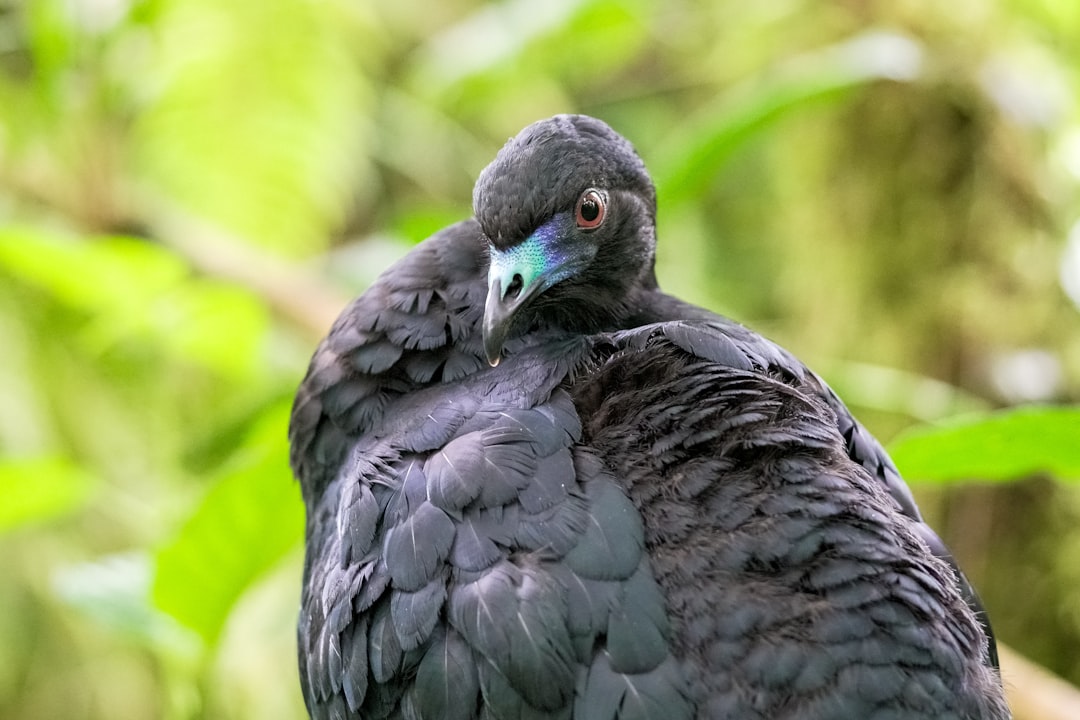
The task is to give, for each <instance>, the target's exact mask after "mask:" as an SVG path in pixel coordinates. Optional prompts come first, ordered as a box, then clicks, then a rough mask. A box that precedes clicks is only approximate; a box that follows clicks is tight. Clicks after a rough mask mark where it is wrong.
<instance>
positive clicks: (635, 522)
mask: <svg viewBox="0 0 1080 720" xmlns="http://www.w3.org/2000/svg"><path fill="white" fill-rule="evenodd" d="M473 209H474V213H475V218H474V219H469V220H466V221H464V222H461V223H458V224H456V225H453V226H451V227H449V228H447V229H445V230H443V231H441V232H439V233H438V234H436V235H434V236H433V237H431V238H429V239H428V240H426V241H425V242H423V243H421V244H420V245H419V246H418V247H417V248H416V249H415V250H413V251H412V252H411V253H410V254H409V255H408V256H406V257H405V258H404V259H403V260H401V261H400V262H398V263H397V264H396V265H394V266H393V267H391V268H390V269H389V270H387V271H386V272H385V273H383V275H382V276H381V277H380V278H379V279H378V280H377V281H376V282H375V283H374V284H373V285H372V286H371V288H370V289H368V290H367V292H365V293H364V294H363V295H361V296H360V297H359V298H358V299H357V300H355V301H354V302H353V303H352V304H351V305H350V306H349V307H347V308H346V309H345V311H344V312H343V313H342V314H341V316H340V317H339V318H338V320H337V322H336V323H335V324H334V326H333V328H332V329H331V331H330V334H329V336H328V337H327V338H326V339H325V340H324V341H323V342H322V344H321V345H320V346H319V347H318V349H317V350H316V351H315V355H314V357H313V359H312V361H311V366H310V368H309V370H308V373H307V377H306V378H305V379H304V381H303V383H302V385H301V386H300V389H299V391H298V393H297V397H296V403H295V405H294V408H293V414H292V421H291V425H290V431H289V433H290V441H291V444H292V456H291V460H292V466H293V470H294V472H295V473H296V475H297V477H298V478H299V480H300V484H301V488H302V491H303V498H304V502H305V505H306V508H307V555H306V560H305V564H304V588H303V597H302V607H301V611H300V620H299V628H298V639H299V660H300V675H301V683H302V686H303V692H304V697H305V700H306V702H307V708H308V711H309V712H310V714H311V716H312V717H313V718H390V717H392V718H409V719H416V718H425V719H432V718H440V719H443V718H445V719H448V720H454V719H461V720H466V719H469V718H493V719H494V718H498V719H501V720H506V719H510V718H513V719H515V720H516V719H523V720H524V719H529V720H532V719H540V718H575V719H577V720H583V719H586V718H587V719H589V720H610V719H613V718H623V719H627V720H629V719H630V718H635V719H638V718H640V719H646V718H653V719H656V718H662V719H663V720H684V719H688V718H701V719H710V720H712V719H720V718H738V719H752V718H770V719H775V718H800V719H803V720H813V719H815V718H852V719H855V718H858V719H860V720H865V719H867V718H936V719H939V720H940V719H941V718H1007V717H1009V712H1008V709H1007V707H1006V705H1005V702H1004V699H1003V695H1002V688H1001V682H1000V678H999V675H998V672H997V667H996V665H997V663H996V654H995V651H994V642H993V638H992V635H991V634H990V631H989V626H988V624H987V623H986V620H985V617H984V616H983V613H982V610H981V608H980V606H979V604H978V601H977V600H976V599H975V596H974V593H973V592H972V590H971V588H970V586H969V585H968V584H967V581H966V580H965V579H964V578H963V575H962V574H960V573H959V571H958V570H957V569H956V566H955V563H954V562H953V560H952V558H951V556H950V555H949V553H948V551H947V550H946V549H945V548H944V546H943V545H942V543H941V541H940V540H939V539H938V538H937V536H936V535H934V533H933V531H932V530H930V528H929V527H928V526H927V525H925V524H924V523H923V521H922V520H921V518H920V516H919V512H918V510H917V508H916V506H915V503H914V502H913V500H912V497H911V494H910V492H909V491H908V489H907V487H906V486H905V485H904V483H903V481H902V480H901V478H900V476H899V474H898V473H897V471H896V468H895V467H894V466H893V464H892V462H891V461H890V460H889V458H888V456H887V455H886V454H885V451H884V450H883V449H882V448H881V446H880V445H879V444H878V443H877V442H876V441H875V440H874V439H873V438H872V437H871V436H870V435H869V433H867V431H866V430H865V429H863V427H862V426H861V425H859V423H858V422H856V421H855V420H854V418H853V417H852V416H851V414H850V413H849V412H848V410H847V409H846V408H845V407H844V405H843V404H842V403H841V402H840V400H839V399H837V397H836V396H835V395H834V394H833V393H832V391H831V390H829V388H828V387H827V386H826V385H825V383H824V382H823V381H822V380H820V379H819V378H818V377H817V376H816V375H814V374H813V373H812V372H810V371H809V370H808V369H807V368H806V367H805V366H804V365H803V364H802V363H800V362H799V361H798V360H796V359H795V358H794V357H793V356H792V355H790V354H789V353H788V352H786V351H785V350H783V349H781V348H780V347H778V346H776V345H774V344H773V343H771V342H769V341H768V340H765V339H764V338H762V337H760V336H758V335H756V334H754V333H753V332H751V331H749V330H747V329H745V328H744V327H742V326H741V325H738V324H736V323H734V322H732V321H730V320H727V319H725V318H722V317H719V316H717V315H714V314H712V313H710V312H708V311H706V310H703V309H701V308H697V307H693V306H691V305H688V304H686V303H683V302H681V301H679V300H677V299H675V298H673V297H671V296H669V295H666V294H664V293H663V292H661V291H660V290H659V288H658V287H657V283H656V278H655V275H654V272H653V264H654V248H655V215H656V199H655V192H654V189H653V185H652V181H651V180H650V178H649V175H648V173H647V172H646V170H645V167H644V165H643V164H642V162H641V160H640V159H639V157H638V156H637V154H636V153H635V152H634V150H633V148H632V147H631V145H630V144H629V143H628V142H627V141H626V140H625V139H623V138H622V137H621V136H619V135H618V134H616V133H615V132H614V131H613V130H612V129H611V128H609V127H608V126H607V125H606V124H604V123H602V122H601V121H599V120H595V119H593V118H590V117H585V116H574V115H560V116H556V117H553V118H550V119H547V120H543V121H540V122H537V123H535V124H533V125H530V126H529V127H527V128H525V129H524V130H523V131H522V132H521V133H520V134H519V135H517V137H515V138H513V139H511V140H510V141H509V142H508V143H507V144H506V146H505V147H503V149H502V150H501V151H500V152H499V154H498V156H497V157H496V158H495V160H494V161H493V162H492V163H491V164H490V165H489V166H488V167H487V168H486V169H485V170H484V171H483V172H482V173H481V175H480V177H479V179H478V181H477V183H476V187H475V190H474V195H473Z"/></svg>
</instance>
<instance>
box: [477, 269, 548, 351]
mask: <svg viewBox="0 0 1080 720" xmlns="http://www.w3.org/2000/svg"><path fill="white" fill-rule="evenodd" d="M515 278H517V279H515ZM542 288H543V285H542V284H541V283H539V282H535V280H530V281H528V282H527V284H526V281H525V280H524V276H523V275H522V274H521V273H514V272H512V268H510V269H509V271H506V270H504V269H503V268H498V267H497V266H496V265H495V263H494V262H493V263H492V270H490V271H489V272H488V296H487V303H486V304H485V306H484V355H485V356H486V357H487V361H488V364H490V365H491V366H492V367H495V366H496V365H498V364H499V360H501V359H502V350H503V345H505V344H506V338H507V336H508V335H509V334H510V328H511V327H512V326H513V324H514V318H515V317H517V312H518V310H520V309H521V308H522V307H523V306H524V305H525V304H526V303H527V302H529V300H531V299H532V298H533V297H534V296H535V295H537V294H538V293H539V291H540V290H541V289H542ZM508 290H509V292H508Z"/></svg>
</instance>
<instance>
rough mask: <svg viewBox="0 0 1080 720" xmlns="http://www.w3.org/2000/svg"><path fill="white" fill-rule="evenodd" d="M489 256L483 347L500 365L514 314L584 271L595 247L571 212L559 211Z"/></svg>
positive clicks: (590, 260)
mask: <svg viewBox="0 0 1080 720" xmlns="http://www.w3.org/2000/svg"><path fill="white" fill-rule="evenodd" d="M490 255H491V265H490V267H489V268H488V299H487V305H486V307H485V311H484V348H485V352H486V354H487V359H488V362H489V363H491V364H492V365H496V364H498V362H499V357H500V355H501V353H502V345H503V342H504V341H505V340H506V336H507V334H508V333H509V332H510V326H511V323H512V321H513V318H514V315H515V313H516V312H517V311H518V310H520V309H521V308H522V307H523V306H524V305H526V304H527V303H528V302H529V301H530V300H532V299H533V298H535V297H536V296H537V295H539V294H541V293H543V292H544V291H545V290H547V289H548V288H550V287H552V286H553V285H556V284H557V283H560V282H562V281H563V280H566V279H568V278H571V277H573V276H574V275H576V274H577V273H579V272H580V271H581V270H583V269H584V268H585V267H586V266H587V265H588V264H589V263H590V262H592V259H593V257H594V256H595V255H596V246H595V245H594V244H592V243H589V242H583V241H582V238H581V236H580V235H579V234H578V233H577V232H576V226H575V223H574V220H573V216H572V215H571V214H570V213H559V214H558V215H555V216H554V217H552V218H551V219H550V220H548V221H547V222H546V223H544V224H543V225H541V226H540V227H538V228H537V229H536V231H535V232H534V233H533V234H532V235H530V236H529V237H527V238H525V240H523V241H522V242H520V243H518V244H517V245H514V246H513V247H511V248H507V249H506V250H499V249H497V248H495V247H494V246H490ZM515 277H517V278H520V280H519V281H515ZM511 288H513V291H512V292H511Z"/></svg>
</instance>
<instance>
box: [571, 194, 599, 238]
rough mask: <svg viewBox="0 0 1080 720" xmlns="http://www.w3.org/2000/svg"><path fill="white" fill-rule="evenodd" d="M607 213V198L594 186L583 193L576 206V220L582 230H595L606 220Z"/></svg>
mask: <svg viewBox="0 0 1080 720" xmlns="http://www.w3.org/2000/svg"><path fill="white" fill-rule="evenodd" d="M606 215H607V200H606V199H605V198H604V195H603V194H602V193H601V192H600V191H599V190H596V189H594V188H589V189H588V190H586V191H585V192H583V193H581V197H579V198H578V201H577V205H576V206H575V208H574V220H575V222H577V226H578V227H579V228H581V229H582V230H595V229H596V228H598V227H600V225H601V224H603V222H604V217H605V216H606Z"/></svg>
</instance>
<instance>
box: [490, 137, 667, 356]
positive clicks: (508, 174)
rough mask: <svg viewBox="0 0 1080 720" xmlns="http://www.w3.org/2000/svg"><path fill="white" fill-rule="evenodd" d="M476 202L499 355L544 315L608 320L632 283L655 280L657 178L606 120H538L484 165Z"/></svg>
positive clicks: (565, 321)
mask: <svg viewBox="0 0 1080 720" xmlns="http://www.w3.org/2000/svg"><path fill="white" fill-rule="evenodd" d="M474 206H475V211H476V216H477V219H478V220H479V221H480V224H481V227H482V228H483V230H484V233H485V235H486V237H487V240H488V250H489V256H490V264H489V267H488V297H487V303H486V305H485V309H484V320H483V336H484V352H485V355H486V356H487V360H488V362H489V363H491V364H492V365H496V364H498V362H499V359H500V357H501V355H502V349H503V345H504V344H505V342H506V341H507V339H508V338H509V337H510V336H511V335H512V334H513V333H514V332H515V331H517V330H519V329H521V328H525V327H528V326H530V325H531V324H532V321H534V320H536V319H538V318H540V319H546V320H548V321H551V322H555V323H557V324H559V325H560V326H562V327H564V328H566V329H578V330H583V331H595V330H599V329H601V328H603V327H604V326H605V325H607V324H611V323H612V322H614V321H615V320H616V319H617V317H618V316H619V315H620V314H621V313H622V312H623V311H624V310H625V307H626V305H627V300H628V297H627V295H628V293H629V291H630V289H631V288H632V287H633V286H635V285H639V284H642V283H645V284H648V283H649V282H651V283H652V284H653V285H655V280H654V279H652V278H653V276H652V262H653V255H654V253H653V250H654V232H653V229H654V224H655V223H654V218H655V193H654V191H653V187H652V182H651V180H650V179H649V177H648V174H647V173H646V172H645V168H644V165H643V164H642V163H641V160H640V159H639V158H638V156H637V155H636V153H634V151H633V148H632V147H631V146H630V144H629V143H628V142H627V141H626V140H624V139H623V138H622V137H620V136H619V135H618V134H616V133H615V132H614V131H613V130H612V129H611V128H609V127H608V126H607V125H605V124H604V123H602V122H600V121H599V120H595V119H593V118H588V117H584V116H556V117H554V118H550V119H548V120H542V121H540V122H538V123H534V124H533V125H530V126H529V127H528V128H526V129H525V130H523V131H522V132H521V133H520V134H518V136H517V137H515V138H513V139H512V140H510V142H508V143H507V144H506V146H505V147H504V148H503V149H502V150H501V151H500V152H499V154H498V156H497V157H496V158H495V160H494V161H493V162H492V163H491V165H489V166H488V167H487V168H485V169H484V171H483V172H482V173H481V175H480V178H479V179H478V180H477V184H476V189H475V191H474Z"/></svg>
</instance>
